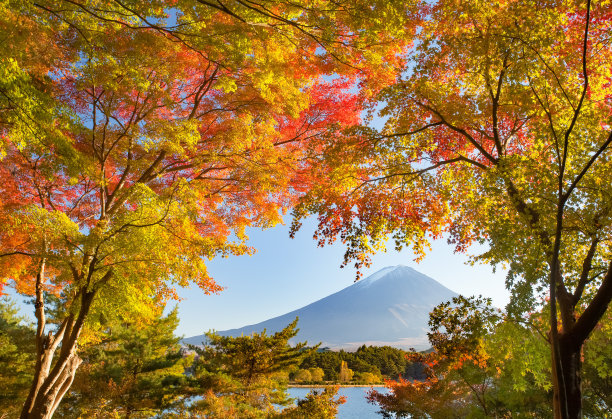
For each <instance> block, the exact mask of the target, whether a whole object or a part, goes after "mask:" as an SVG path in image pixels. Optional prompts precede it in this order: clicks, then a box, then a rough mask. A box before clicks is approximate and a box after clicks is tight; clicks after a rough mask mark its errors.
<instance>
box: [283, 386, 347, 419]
mask: <svg viewBox="0 0 612 419" xmlns="http://www.w3.org/2000/svg"><path fill="white" fill-rule="evenodd" d="M337 393H338V387H325V389H324V390H323V391H322V392H321V391H317V390H313V391H311V392H310V393H308V394H307V395H306V398H304V399H301V400H298V402H297V406H296V407H292V408H287V409H284V410H283V411H282V412H281V413H280V414H279V415H278V416H273V417H278V418H282V419H310V418H312V419H328V418H335V417H336V415H337V414H338V406H339V405H341V404H343V403H344V402H345V401H346V399H345V398H344V397H338V398H335V397H336V395H337Z"/></svg>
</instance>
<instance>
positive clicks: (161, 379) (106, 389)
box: [58, 309, 193, 418]
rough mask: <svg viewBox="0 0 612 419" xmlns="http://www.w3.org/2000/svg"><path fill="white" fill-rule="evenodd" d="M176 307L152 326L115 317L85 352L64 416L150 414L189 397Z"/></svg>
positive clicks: (61, 412)
mask: <svg viewBox="0 0 612 419" xmlns="http://www.w3.org/2000/svg"><path fill="white" fill-rule="evenodd" d="M178 321H179V320H178V316H177V311H176V309H175V310H173V311H171V312H170V313H168V315H167V316H162V315H161V313H160V315H159V316H157V317H156V318H155V319H154V320H153V321H152V322H151V323H149V324H138V323H135V322H128V321H125V320H124V321H113V322H112V323H111V324H109V325H108V326H107V328H106V330H105V331H104V335H103V338H102V340H101V341H99V342H98V343H95V344H92V345H89V346H88V347H87V348H84V350H83V359H84V363H83V365H82V366H81V368H80V369H79V370H78V372H77V374H76V377H75V381H74V384H73V386H72V388H71V391H70V393H69V394H68V395H67V396H66V398H65V399H64V402H62V404H61V405H60V408H59V410H58V416H60V417H104V418H106V417H112V416H118V415H119V416H121V417H125V418H135V417H151V416H153V415H156V414H159V413H161V412H162V411H167V410H169V409H171V408H173V407H176V406H177V404H178V403H179V402H180V401H181V400H182V399H183V398H184V394H185V393H186V392H187V391H188V390H187V387H186V385H187V382H188V379H189V378H188V377H187V376H186V375H185V370H186V368H187V367H189V365H190V364H191V363H192V362H193V357H184V356H183V351H182V350H181V347H180V345H179V340H180V339H179V338H177V337H175V336H174V331H175V329H176V327H177V325H178Z"/></svg>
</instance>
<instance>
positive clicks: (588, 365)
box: [583, 310, 612, 418]
mask: <svg viewBox="0 0 612 419" xmlns="http://www.w3.org/2000/svg"><path fill="white" fill-rule="evenodd" d="M583 388H584V399H585V402H584V413H585V417H594V418H596V417H601V418H604V417H610V416H612V313H611V312H610V310H608V311H607V313H606V315H605V316H604V318H603V321H602V322H601V323H600V324H599V325H598V326H597V328H596V329H595V331H593V334H592V335H591V337H590V338H589V340H588V341H587V342H586V344H585V345H584V369H583Z"/></svg>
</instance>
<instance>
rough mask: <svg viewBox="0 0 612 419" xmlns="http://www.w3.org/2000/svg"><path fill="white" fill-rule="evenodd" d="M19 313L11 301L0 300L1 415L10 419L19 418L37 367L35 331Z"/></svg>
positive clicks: (7, 299)
mask: <svg viewBox="0 0 612 419" xmlns="http://www.w3.org/2000/svg"><path fill="white" fill-rule="evenodd" d="M17 313H18V310H17V308H16V307H15V303H14V302H13V301H12V300H10V299H9V298H7V297H4V298H0V412H2V413H3V414H6V415H8V417H13V416H16V415H18V414H19V411H20V410H21V403H23V401H25V398H26V396H27V392H28V389H29V387H30V382H31V380H32V371H33V370H34V363H35V360H34V355H33V354H34V337H35V335H34V333H35V332H34V329H33V328H32V327H31V326H30V324H28V323H27V322H26V320H25V319H24V318H22V317H19V316H18V315H17ZM1 417H3V416H2V415H0V418H1Z"/></svg>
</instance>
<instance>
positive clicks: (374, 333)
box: [183, 265, 456, 350]
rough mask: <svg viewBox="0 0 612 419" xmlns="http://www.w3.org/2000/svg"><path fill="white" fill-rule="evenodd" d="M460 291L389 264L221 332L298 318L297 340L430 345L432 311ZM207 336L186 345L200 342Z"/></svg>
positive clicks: (278, 325) (271, 327)
mask: <svg viewBox="0 0 612 419" xmlns="http://www.w3.org/2000/svg"><path fill="white" fill-rule="evenodd" d="M455 295H456V293H454V292H453V291H451V290H449V289H448V288H446V287H444V286H443V285H441V284H440V283H438V282H437V281H435V280H434V279H432V278H430V277H428V276H426V275H423V274H421V273H419V272H417V271H416V270H414V269H412V268H410V267H407V266H403V265H398V266H390V267H386V268H384V269H381V270H380V271H378V272H376V273H374V274H373V275H371V276H369V277H367V278H365V279H363V280H361V281H358V282H356V283H355V284H352V285H350V286H348V287H346V288H344V289H343V290H341V291H338V292H336V293H334V294H332V295H329V296H327V297H325V298H323V299H321V300H318V301H316V302H314V303H312V304H309V305H307V306H305V307H302V308H300V309H297V310H294V311H292V312H289V313H287V314H284V315H282V316H278V317H275V318H272V319H269V320H266V321H264V322H261V323H257V324H254V325H249V326H245V327H241V328H239V329H231V330H225V331H221V332H219V333H220V334H222V335H229V336H240V335H241V334H245V335H248V334H251V333H253V332H260V331H262V330H263V329H266V330H267V332H268V333H272V332H275V331H278V330H281V329H282V328H283V327H285V326H286V325H287V324H289V323H290V322H291V321H293V320H294V319H295V317H296V316H297V317H299V319H300V320H299V323H298V327H299V329H300V332H299V334H298V336H297V339H298V340H299V341H304V340H306V341H308V342H309V343H310V344H316V343H318V342H321V343H322V346H323V347H325V346H327V347H329V348H331V349H345V350H352V349H356V348H357V347H359V346H361V345H363V344H366V345H376V346H382V345H389V346H394V347H397V348H402V349H408V348H410V347H413V348H415V349H417V350H422V349H426V348H427V347H428V346H429V345H428V342H427V335H426V333H427V320H428V318H429V317H428V316H429V312H430V311H431V309H432V308H433V307H434V306H436V305H437V304H439V303H440V302H442V301H447V300H449V299H451V298H452V297H453V296H455ZM203 338H204V336H203V335H200V336H193V337H190V338H186V339H184V340H183V342H185V343H190V344H196V345H197V344H201V342H202V340H203Z"/></svg>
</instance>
